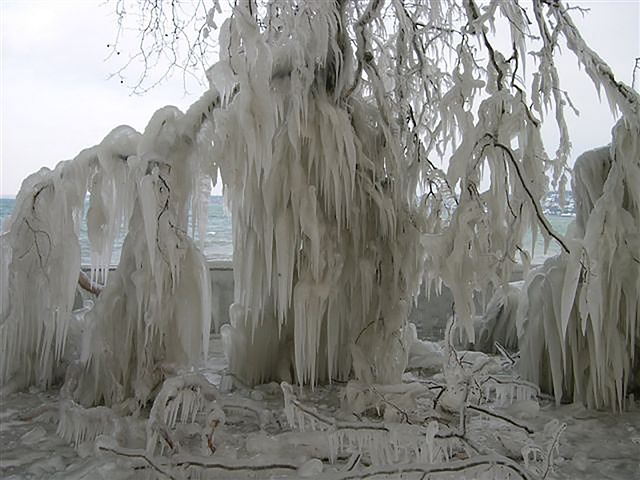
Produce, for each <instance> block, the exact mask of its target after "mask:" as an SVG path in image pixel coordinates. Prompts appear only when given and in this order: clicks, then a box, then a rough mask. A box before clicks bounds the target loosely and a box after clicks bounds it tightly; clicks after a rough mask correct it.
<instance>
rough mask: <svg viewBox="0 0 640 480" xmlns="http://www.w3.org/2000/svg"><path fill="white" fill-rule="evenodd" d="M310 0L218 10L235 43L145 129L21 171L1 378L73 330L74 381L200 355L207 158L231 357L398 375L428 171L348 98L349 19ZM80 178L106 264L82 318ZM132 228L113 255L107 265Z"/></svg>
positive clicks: (320, 370) (129, 391)
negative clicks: (296, 11)
mask: <svg viewBox="0 0 640 480" xmlns="http://www.w3.org/2000/svg"><path fill="white" fill-rule="evenodd" d="M316 7H317V11H316V12H315V13H314V15H315V18H316V20H317V21H314V22H313V23H311V24H307V23H306V22H302V23H303V25H296V32H297V36H296V38H294V39H288V40H283V42H278V41H275V42H272V43H271V44H270V45H267V43H265V39H264V38H263V37H262V36H260V35H259V32H258V27H257V25H256V24H255V22H251V21H248V20H247V19H245V18H244V17H243V16H242V15H239V16H237V18H235V19H234V20H233V21H228V22H226V23H225V25H224V26H223V27H222V32H223V33H222V36H223V37H224V36H225V34H226V35H228V38H227V39H226V40H225V41H226V42H227V43H228V44H229V48H228V49H227V50H226V51H227V52H228V54H229V53H230V54H231V55H230V56H227V57H226V58H225V57H224V53H223V57H222V58H221V61H220V62H219V63H218V64H216V65H215V66H214V67H213V68H212V69H211V70H210V80H211V83H212V87H211V90H210V91H209V92H207V93H206V94H205V95H204V96H203V98H202V99H201V100H200V101H199V102H197V103H196V104H195V105H194V106H193V107H192V108H191V109H190V110H189V111H188V112H187V113H186V114H182V113H181V112H179V111H178V110H177V109H175V108H173V107H165V108H163V109H161V110H159V111H158V112H156V114H154V116H153V118H152V119H151V121H150V123H149V125H148V127H147V128H146V130H145V132H144V133H143V134H140V133H138V132H135V131H134V130H133V129H131V128H129V127H118V128H116V129H115V130H114V131H112V132H111V133H110V134H109V135H108V136H107V137H106V138H105V139H104V140H103V141H102V142H101V143H100V144H99V145H97V146H96V147H93V148H90V149H87V150H85V151H83V152H81V153H80V155H78V156H77V157H76V158H75V159H73V160H72V161H69V162H62V163H60V164H59V165H58V166H57V167H56V168H55V169H54V170H53V171H50V170H48V169H43V170H41V171H39V172H38V173H36V174H34V175H32V176H30V177H29V178H27V179H26V180H25V182H24V184H23V186H22V189H21V191H20V194H19V195H18V198H17V200H16V208H15V211H14V212H13V214H12V217H11V219H10V220H9V223H8V225H7V233H6V234H4V235H3V236H2V251H3V263H2V275H3V276H4V278H3V291H2V295H3V302H2V324H1V326H0V352H1V353H0V355H1V360H2V361H1V362H0V363H1V364H2V367H1V368H2V371H1V375H0V382H1V383H2V384H3V385H6V384H10V383H12V382H13V385H12V386H13V387H22V386H25V385H29V384H34V383H35V384H39V385H42V386H48V385H50V384H51V383H52V382H53V381H54V380H55V379H56V378H60V377H62V376H63V375H64V371H63V368H64V367H65V366H66V365H67V363H68V362H66V360H65V347H66V342H67V338H68V337H70V336H71V337H74V338H76V337H77V338H80V340H79V341H78V342H76V344H74V348H75V347H77V349H76V350H77V353H78V355H79V362H80V364H81V365H82V369H81V373H80V374H79V376H80V378H79V380H78V384H77V388H76V390H75V392H74V395H73V397H74V398H75V399H76V400H77V401H79V402H80V403H81V404H84V405H93V404H106V405H118V404H122V403H123V402H125V401H127V402H128V401H129V400H130V399H134V400H135V404H137V405H138V406H140V405H143V404H144V403H145V402H146V401H147V400H148V399H149V398H150V397H151V396H152V395H153V392H154V389H156V388H157V386H158V385H159V384H160V383H161V382H162V380H163V379H164V378H165V377H166V372H167V371H168V370H171V368H173V366H174V365H194V364H197V363H198V362H199V361H201V360H202V358H203V357H206V352H207V346H208V336H209V328H210V322H211V313H210V310H211V309H210V292H209V279H208V270H207V266H206V262H205V260H204V258H203V257H202V255H201V254H200V252H199V250H198V248H197V247H196V245H195V244H194V241H193V240H192V236H195V235H194V234H195V232H196V231H201V230H202V228H201V227H202V225H203V221H204V219H203V212H204V209H203V208H201V206H202V205H201V204H202V203H203V202H206V198H207V196H208V194H209V188H210V185H211V180H213V182H214V183H215V180H216V175H217V173H216V171H217V168H218V166H217V165H216V164H215V162H214V160H213V159H218V160H217V162H218V163H219V167H220V171H221V174H222V177H223V180H224V183H225V186H226V187H227V200H228V202H229V204H230V207H231V209H232V214H233V228H234V245H235V246H234V272H235V292H236V294H235V304H234V305H233V307H232V309H231V312H230V320H231V326H227V327H225V330H224V332H223V333H224V339H225V340H226V343H227V353H228V356H229V359H230V368H231V370H232V371H233V373H235V374H236V375H237V376H239V377H240V378H242V379H244V380H245V381H247V382H248V383H252V384H253V383H258V382H262V381H267V380H269V379H279V380H289V381H291V380H293V379H295V380H297V381H298V382H300V383H311V384H314V383H316V382H318V381H327V380H331V379H333V378H340V379H344V378H346V377H347V376H348V375H349V374H350V372H352V371H353V372H354V373H355V375H356V377H357V378H359V379H361V380H363V381H367V382H376V383H396V382H399V381H400V378H401V374H402V372H403V370H404V368H405V366H406V362H407V355H408V346H407V345H406V341H405V336H406V333H405V330H404V329H403V327H404V326H405V323H406V318H407V314H408V309H409V308H410V305H411V302H412V299H413V296H414V295H415V294H416V293H417V290H418V288H419V285H420V279H421V272H422V265H423V258H422V254H421V242H420V235H421V231H423V230H424V218H423V216H422V215H420V214H419V212H418V207H417V203H418V202H417V199H416V198H415V196H414V195H408V194H407V193H406V192H407V191H410V190H411V189H407V188H406V184H405V183H406V182H413V183H415V181H416V180H415V179H414V178H410V179H409V178H405V177H404V176H403V174H402V173H401V169H400V168H399V167H398V165H397V163H398V162H399V161H400V158H401V155H400V154H399V149H398V148H397V141H396V140H394V137H393V132H390V131H387V130H385V129H383V128H382V127H381V125H380V123H379V122H380V119H379V115H378V113H377V112H376V109H375V107H374V106H373V105H372V104H371V102H367V101H362V102H360V101H356V100H354V101H353V102H352V104H351V106H350V112H348V111H347V110H346V109H344V108H342V107H339V106H338V103H339V102H337V101H336V98H335V96H336V95H337V93H336V92H337V91H338V89H339V84H340V82H343V83H344V82H345V81H346V80H345V79H344V78H343V76H341V75H340V71H341V70H340V69H341V68H342V66H341V64H340V59H339V58H337V57H335V58H334V57H332V55H334V54H336V52H337V46H336V44H335V37H336V35H335V32H336V30H337V28H338V25H337V18H336V16H335V12H334V11H333V8H332V7H331V8H329V6H327V7H326V8H325V7H322V4H319V5H316ZM300 18H302V17H300ZM305 29H306V30H305ZM292 49H294V50H295V51H292ZM240 52H241V53H240ZM336 55H337V54H336ZM296 56H299V57H301V59H302V60H301V61H300V62H299V65H298V66H297V67H296V68H293V66H292V65H291V59H292V58H294V57H296ZM343 87H344V85H343ZM218 92H219V93H218ZM413 190H415V188H414V189H413ZM87 194H89V209H88V212H87V215H86V221H87V227H88V235H89V240H90V242H91V247H92V252H93V253H92V259H93V266H92V278H93V280H97V281H100V282H104V281H105V280H106V279H107V276H108V281H106V286H105V288H104V290H103V292H102V293H101V295H100V296H99V297H98V298H97V300H96V303H95V306H94V308H93V309H92V310H91V311H90V312H89V313H88V314H87V315H86V317H85V318H84V319H82V320H78V319H76V318H75V317H74V316H73V315H72V314H71V313H72V312H71V309H72V305H73V300H74V292H75V289H76V283H77V280H78V272H79V270H80V254H79V242H78V234H79V227H80V222H81V221H82V219H83V207H84V201H85V197H86V196H87ZM191 213H192V214H193V216H194V217H195V221H194V225H193V227H192V232H191V236H190V235H189V232H188V229H189V225H188V219H189V216H190V214H191ZM205 213H206V212H205ZM204 218H206V215H205V216H204ZM121 228H126V229H127V235H126V238H125V241H124V244H123V247H122V254H121V259H120V263H119V265H118V267H117V268H116V269H115V271H111V272H108V270H109V264H110V260H111V249H112V244H113V240H114V238H115V237H116V235H117V233H118V231H119V229H121ZM201 237H202V235H201ZM107 274H108V275H107ZM4 286H6V288H5V287H4ZM35 292H37V294H36V293H35ZM78 344H79V345H78ZM134 408H135V407H134Z"/></svg>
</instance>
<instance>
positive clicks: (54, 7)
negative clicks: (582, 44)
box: [0, 0, 640, 196]
mask: <svg viewBox="0 0 640 480" xmlns="http://www.w3.org/2000/svg"><path fill="white" fill-rule="evenodd" d="M105 3H106V2H105ZM569 3H571V4H576V3H579V4H580V5H582V6H585V7H588V8H590V9H591V13H590V14H589V15H588V16H587V17H586V18H584V19H583V18H582V17H581V16H580V15H578V14H577V13H574V19H575V21H576V23H577V24H578V27H579V28H580V29H581V31H582V33H583V35H584V37H585V38H586V40H587V42H588V43H589V45H590V46H591V47H592V48H593V49H594V50H596V52H598V53H599V54H600V56H601V57H602V58H604V60H605V61H607V62H608V63H609V65H610V66H611V67H612V69H613V71H614V72H615V74H616V75H617V76H618V78H619V79H621V80H623V81H625V82H626V83H627V84H631V77H632V71H633V65H634V59H635V58H636V57H640V0H607V1H581V2H569ZM115 34H116V22H115V15H114V13H113V2H111V3H106V5H105V4H103V2H101V1H100V0H57V1H53V0H52V1H49V0H39V1H37V0H35V1H34V0H0V35H1V56H0V99H1V100H0V103H1V108H2V111H1V116H0V148H1V151H0V195H3V196H4V195H15V193H16V192H17V191H18V189H19V187H20V183H21V182H22V179H24V177H25V176H27V175H28V174H29V173H31V172H34V171H36V170H38V169H39V168H40V167H42V166H48V167H51V168H52V167H54V166H55V164H56V163H58V161H60V160H67V159H71V158H73V157H75V156H76V155H77V154H78V153H79V152H80V150H82V149H83V148H86V147H90V146H93V145H95V144H97V143H99V142H100V141H101V140H102V138H103V137H104V136H105V135H106V134H107V133H108V132H109V131H111V129H113V128H114V127H116V126H117V125H121V124H128V125H131V126H132V127H134V128H135V129H137V130H139V131H142V130H143V129H144V127H145V125H146V123H147V120H148V119H149V118H150V117H151V115H152V114H153V112H154V111H155V110H156V109H158V108H160V107H162V106H164V105H167V104H173V105H176V106H178V107H179V108H181V109H182V110H186V109H187V108H188V106H189V105H190V104H191V103H193V102H194V101H195V100H196V99H197V98H198V96H199V95H200V93H201V91H202V90H201V89H202V87H198V86H197V85H191V86H190V90H191V94H190V95H185V92H184V88H183V83H182V77H181V76H179V75H177V78H174V79H172V80H171V81H170V82H168V83H166V84H164V85H162V86H161V87H158V88H156V89H154V90H152V91H150V92H148V93H147V94H145V95H143V96H134V95H131V89H130V86H128V85H127V82H125V83H124V84H120V80H119V78H117V77H115V78H111V79H108V77H109V74H111V73H113V72H115V71H116V70H117V69H118V67H119V66H120V65H121V63H120V62H119V61H120V60H121V59H120V58H118V57H115V58H113V59H110V60H106V57H107V55H108V54H109V49H108V48H107V44H109V43H112V42H113V39H114V37H115ZM132 41H134V39H133V38H132ZM128 48H129V49H130V51H134V48H135V47H134V46H131V47H129V46H128V45H126V44H124V45H122V49H121V50H122V51H123V54H125V52H127V49H128ZM559 69H560V75H561V81H562V83H563V88H565V89H566V90H569V92H570V93H571V95H572V98H573V100H574V103H575V104H576V106H577V108H578V109H579V110H580V112H581V115H580V118H577V119H576V118H573V117H572V118H569V121H568V123H569V128H570V133H571V136H572V142H573V146H574V153H575V155H577V154H579V153H581V152H583V151H584V150H587V149H590V148H594V147H596V146H600V145H604V144H606V143H608V142H609V141H610V130H611V127H612V125H613V122H614V120H613V118H612V116H611V114H610V113H609V108H608V106H607V105H606V103H605V104H600V103H599V101H598V96H597V94H596V91H595V89H594V88H593V87H592V85H591V83H590V81H589V80H588V78H587V76H586V75H585V74H584V72H579V71H578V69H577V64H576V61H575V59H574V58H573V56H572V54H571V53H570V52H568V53H566V54H565V55H564V57H563V58H562V59H561V60H560V61H559ZM638 75H639V76H640V72H639V73H638ZM639 80H640V79H639ZM549 123H552V122H549ZM545 135H546V136H547V139H548V141H549V143H550V144H551V145H553V143H554V141H555V137H556V135H555V133H554V129H553V128H549V129H547V130H545ZM550 152H552V150H550ZM219 191H220V190H219V189H217V192H218V193H219Z"/></svg>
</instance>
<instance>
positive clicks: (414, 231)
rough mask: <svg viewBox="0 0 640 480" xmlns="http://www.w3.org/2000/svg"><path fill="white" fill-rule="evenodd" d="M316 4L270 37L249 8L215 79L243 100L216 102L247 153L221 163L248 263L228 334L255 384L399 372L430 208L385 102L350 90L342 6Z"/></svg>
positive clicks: (392, 376)
mask: <svg viewBox="0 0 640 480" xmlns="http://www.w3.org/2000/svg"><path fill="white" fill-rule="evenodd" d="M312 7H313V12H312V13H311V12H309V13H308V16H309V17H310V18H312V21H307V20H306V19H305V18H306V16H307V13H305V11H304V9H305V8H311V7H309V6H307V7H305V6H304V4H303V5H301V6H300V9H301V11H300V12H298V13H297V14H296V15H295V16H293V17H292V23H295V25H284V26H283V27H282V31H283V33H282V34H281V36H280V37H274V38H271V42H270V43H268V44H267V43H266V37H265V36H261V35H259V33H258V26H257V25H256V24H255V22H251V21H247V20H246V19H244V17H243V16H238V17H237V18H236V19H235V20H236V21H234V22H228V23H226V24H225V25H224V26H223V27H222V34H221V41H222V39H223V38H224V39H225V44H228V45H229V47H228V48H227V49H226V53H225V52H223V53H222V54H221V56H222V58H221V61H220V62H219V64H217V65H216V66H214V67H213V69H212V71H211V72H212V80H213V83H214V84H215V85H216V88H217V89H218V90H220V91H221V92H228V93H226V94H223V97H229V96H233V102H232V104H231V106H230V108H228V109H224V108H222V109H220V110H217V111H216V112H215V114H214V117H215V124H216V129H215V134H214V150H215V152H216V153H215V156H216V158H234V159H239V158H243V161H242V162H235V163H222V164H221V173H222V178H223V180H224V183H225V185H227V186H228V187H229V189H228V201H229V204H230V207H231V211H232V215H233V233H234V253H233V255H234V274H235V277H234V281H235V304H234V306H233V307H232V309H231V314H230V320H231V325H229V326H225V327H224V328H223V336H224V337H223V338H224V339H225V341H226V343H227V354H228V357H229V359H230V368H231V370H232V371H233V372H234V374H236V375H237V376H239V377H240V378H242V379H243V380H244V381H245V382H247V383H249V384H255V383H259V382H264V381H268V380H285V381H289V382H291V381H294V380H295V381H296V382H298V383H310V384H315V383H317V382H325V381H330V380H331V379H342V380H344V379H346V378H347V377H348V376H349V374H350V372H353V373H354V374H355V376H356V377H357V378H359V379H361V380H363V381H368V382H376V383H397V382H399V381H400V379H401V374H402V371H403V370H404V368H405V366H406V361H407V353H408V346H407V345H406V342H405V336H406V335H405V333H404V329H403V327H404V325H405V323H406V319H407V316H408V309H409V308H410V306H411V303H412V301H413V297H414V295H415V294H416V293H417V291H418V288H419V285H420V281H421V272H422V265H423V255H422V247H421V242H420V239H421V235H422V232H423V231H424V228H425V227H424V225H425V217H424V215H421V214H420V213H419V211H418V201H417V198H416V197H415V194H413V195H412V194H410V192H411V189H410V188H407V182H410V181H415V180H414V179H409V178H407V172H403V171H402V169H401V168H399V162H400V161H401V155H400V154H399V150H397V149H396V150H394V147H395V146H396V143H397V139H395V138H394V133H393V132H391V131H387V130H385V129H384V128H383V125H382V121H381V117H380V113H379V111H378V110H377V109H376V107H375V103H372V101H371V100H367V101H365V100H361V101H360V100H355V99H352V101H350V103H349V106H348V108H345V105H344V104H343V103H342V101H341V100H340V99H339V97H340V92H341V91H342V89H343V88H344V84H345V82H346V81H347V80H346V78H347V77H348V73H349V72H348V70H346V68H345V67H344V65H343V64H342V63H341V62H343V61H344V59H343V58H342V56H341V54H340V53H339V52H340V48H339V46H338V45H337V44H336V38H337V37H338V34H337V32H338V29H339V28H340V26H339V25H338V18H337V16H336V11H335V7H334V5H332V2H317V3H313V4H312ZM285 18H286V17H285ZM224 55H228V56H227V57H225V56H224ZM292 59H296V61H295V64H293V65H292V64H291V62H292ZM236 91H237V93H234V92H236ZM413 191H414V192H415V188H414V189H413Z"/></svg>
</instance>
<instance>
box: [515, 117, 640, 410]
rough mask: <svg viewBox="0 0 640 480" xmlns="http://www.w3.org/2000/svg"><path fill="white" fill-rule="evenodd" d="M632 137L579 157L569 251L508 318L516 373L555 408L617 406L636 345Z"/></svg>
mask: <svg viewBox="0 0 640 480" xmlns="http://www.w3.org/2000/svg"><path fill="white" fill-rule="evenodd" d="M638 182H640V130H639V129H638V126H637V124H633V123H631V122H626V121H624V120H621V121H619V122H618V124H617V125H616V126H615V128H614V129H613V140H612V142H611V145H610V146H609V147H608V148H600V149H597V150H593V151H591V152H587V153H585V154H583V155H581V156H580V157H579V158H578V160H577V161H576V166H575V173H574V198H575V199H576V205H577V207H578V211H577V215H576V220H575V224H574V227H573V228H574V235H575V238H574V239H573V240H572V242H571V253H570V254H563V255H560V256H558V257H553V258H551V259H549V260H547V261H546V262H545V264H544V265H543V266H541V267H540V268H538V269H536V270H534V271H532V272H531V274H530V275H529V277H528V278H527V279H526V281H525V284H524V286H523V298H522V299H521V301H520V305H519V306H518V312H517V320H516V321H517V323H518V331H519V346H520V351H521V356H522V359H521V368H520V370H521V372H522V373H523V375H524V376H525V377H526V378H528V379H530V380H531V381H533V382H535V383H537V384H539V385H541V387H543V389H545V390H546V391H549V392H553V394H554V395H555V398H556V401H557V402H560V401H561V400H562V399H563V398H567V399H573V400H580V401H583V402H585V403H586V404H587V405H588V406H590V407H594V408H596V407H603V406H606V407H610V408H613V409H618V410H619V409H622V408H624V406H625V394H626V391H627V387H628V386H629V384H630V383H631V381H632V376H633V371H634V368H635V369H637V368H638V355H639V351H638V347H639V346H640V189H638V185H640V184H639V183H638Z"/></svg>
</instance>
